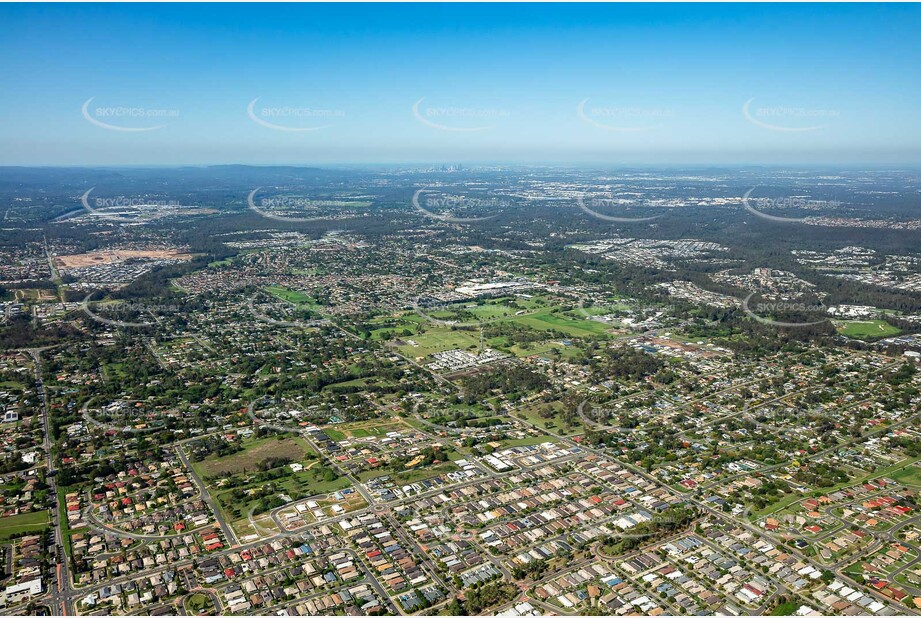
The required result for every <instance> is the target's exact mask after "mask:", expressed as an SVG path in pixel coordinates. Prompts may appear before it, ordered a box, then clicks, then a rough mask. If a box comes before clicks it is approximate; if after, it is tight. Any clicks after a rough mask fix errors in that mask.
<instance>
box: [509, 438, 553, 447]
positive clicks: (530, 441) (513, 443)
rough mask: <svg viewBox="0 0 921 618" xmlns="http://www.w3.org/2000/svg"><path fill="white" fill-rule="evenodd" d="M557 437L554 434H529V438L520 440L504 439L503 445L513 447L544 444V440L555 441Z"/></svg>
mask: <svg viewBox="0 0 921 618" xmlns="http://www.w3.org/2000/svg"><path fill="white" fill-rule="evenodd" d="M555 439H556V438H554V437H553V436H528V437H527V438H521V439H520V440H503V441H502V446H503V447H512V446H534V445H535V444H543V443H544V442H553V441H554V440H555Z"/></svg>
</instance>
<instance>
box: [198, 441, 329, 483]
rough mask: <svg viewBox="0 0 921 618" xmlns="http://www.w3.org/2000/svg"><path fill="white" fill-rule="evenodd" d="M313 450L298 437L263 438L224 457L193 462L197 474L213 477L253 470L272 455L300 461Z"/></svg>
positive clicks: (213, 457)
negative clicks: (281, 438)
mask: <svg viewBox="0 0 921 618" xmlns="http://www.w3.org/2000/svg"><path fill="white" fill-rule="evenodd" d="M312 452H313V451H312V450H311V449H310V447H309V446H308V445H307V443H306V442H304V441H303V440H301V439H299V438H285V439H283V440H278V439H276V438H263V439H260V440H253V441H250V442H248V443H245V444H244V445H243V450H242V451H240V452H239V453H234V454H233V455H228V456H226V457H215V456H213V455H212V456H209V457H207V458H206V459H205V460H204V461H199V462H196V463H193V466H194V467H195V468H196V470H197V471H198V473H199V474H201V475H202V476H204V477H213V476H217V475H219V474H224V473H229V474H238V473H240V472H244V471H248V472H253V471H255V470H256V469H257V468H258V467H259V465H260V464H261V463H262V462H264V461H265V460H267V459H270V458H272V457H287V458H290V459H291V460H292V461H301V460H302V459H304V456H305V455H306V454H307V453H312Z"/></svg>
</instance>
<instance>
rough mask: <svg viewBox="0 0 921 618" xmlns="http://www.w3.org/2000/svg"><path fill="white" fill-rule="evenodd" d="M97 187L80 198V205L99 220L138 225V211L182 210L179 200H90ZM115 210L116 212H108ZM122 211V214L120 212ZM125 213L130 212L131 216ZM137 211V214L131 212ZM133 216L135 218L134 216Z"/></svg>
mask: <svg viewBox="0 0 921 618" xmlns="http://www.w3.org/2000/svg"><path fill="white" fill-rule="evenodd" d="M95 188H96V187H90V188H89V189H87V191H86V193H84V194H83V195H81V196H80V204H81V205H82V206H83V209H84V210H86V211H87V212H88V213H89V214H91V215H93V217H96V218H98V219H105V220H107V221H114V222H116V223H136V222H138V221H139V220H140V217H139V216H138V213H137V212H136V210H137V209H141V208H143V209H158V208H181V207H182V205H181V204H180V203H179V202H178V201H177V200H152V199H150V198H146V197H125V196H119V197H97V198H93V199H92V200H90V193H92V192H93V190H94V189H95ZM109 210H115V211H116V212H114V213H112V212H108V211H109ZM118 211H122V212H118ZM124 211H129V212H130V215H129V214H128V213H126V212H124ZM131 211H135V212H131ZM132 215H133V216H132Z"/></svg>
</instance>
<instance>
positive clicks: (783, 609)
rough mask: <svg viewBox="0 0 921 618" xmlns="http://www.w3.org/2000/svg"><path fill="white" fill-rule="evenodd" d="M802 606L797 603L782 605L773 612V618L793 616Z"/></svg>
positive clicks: (790, 602)
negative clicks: (776, 617) (774, 617)
mask: <svg viewBox="0 0 921 618" xmlns="http://www.w3.org/2000/svg"><path fill="white" fill-rule="evenodd" d="M799 606H800V604H799V603H797V602H796V601H788V602H786V603H781V604H780V605H778V606H777V607H775V608H774V609H773V610H772V611H771V614H770V615H771V616H792V615H793V614H794V612H796V610H798V609H799Z"/></svg>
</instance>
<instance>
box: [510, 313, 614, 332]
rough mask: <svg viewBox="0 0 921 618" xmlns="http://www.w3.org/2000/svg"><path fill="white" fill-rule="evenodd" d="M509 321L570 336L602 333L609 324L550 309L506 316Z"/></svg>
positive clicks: (608, 327) (607, 328) (608, 328)
mask: <svg viewBox="0 0 921 618" xmlns="http://www.w3.org/2000/svg"><path fill="white" fill-rule="evenodd" d="M508 321H509V322H516V323H518V324H521V325H522V326H530V327H531V328H533V329H536V330H554V331H559V332H561V333H563V334H564V335H568V336H570V337H592V336H600V335H604V334H605V333H606V332H607V331H608V330H610V328H611V327H610V326H609V325H607V324H604V323H602V322H597V321H595V320H589V319H584V318H581V317H570V316H567V315H564V314H562V313H551V310H550V309H545V310H542V311H538V312H536V313H529V314H526V315H519V316H515V317H513V318H508Z"/></svg>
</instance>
